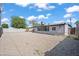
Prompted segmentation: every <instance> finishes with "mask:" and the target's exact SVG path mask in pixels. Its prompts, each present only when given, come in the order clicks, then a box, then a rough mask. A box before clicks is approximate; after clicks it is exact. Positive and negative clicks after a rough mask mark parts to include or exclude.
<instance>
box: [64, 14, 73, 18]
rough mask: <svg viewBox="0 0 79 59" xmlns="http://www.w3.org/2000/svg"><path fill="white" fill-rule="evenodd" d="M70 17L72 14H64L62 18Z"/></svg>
mask: <svg viewBox="0 0 79 59" xmlns="http://www.w3.org/2000/svg"><path fill="white" fill-rule="evenodd" d="M71 16H72V14H65V15H64V18H68V17H71Z"/></svg>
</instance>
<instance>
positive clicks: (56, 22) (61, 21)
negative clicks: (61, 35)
mask: <svg viewBox="0 0 79 59" xmlns="http://www.w3.org/2000/svg"><path fill="white" fill-rule="evenodd" d="M60 23H65V21H63V20H60V21H54V22H53V24H60Z"/></svg>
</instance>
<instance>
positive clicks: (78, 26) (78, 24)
mask: <svg viewBox="0 0 79 59" xmlns="http://www.w3.org/2000/svg"><path fill="white" fill-rule="evenodd" d="M76 35H77V36H79V20H78V21H76Z"/></svg>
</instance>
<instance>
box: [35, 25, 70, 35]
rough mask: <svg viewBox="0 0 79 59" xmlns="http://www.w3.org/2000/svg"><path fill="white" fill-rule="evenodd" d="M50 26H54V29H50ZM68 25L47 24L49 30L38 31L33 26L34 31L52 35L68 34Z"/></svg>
mask: <svg viewBox="0 0 79 59" xmlns="http://www.w3.org/2000/svg"><path fill="white" fill-rule="evenodd" d="M52 27H56V30H52ZM68 28H69V26H68V25H67V24H65V25H57V26H49V31H38V30H37V28H34V29H35V30H34V31H35V32H38V33H44V34H52V35H68V34H69V33H68V32H69V31H68Z"/></svg>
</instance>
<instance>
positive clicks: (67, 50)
mask: <svg viewBox="0 0 79 59" xmlns="http://www.w3.org/2000/svg"><path fill="white" fill-rule="evenodd" d="M45 56H79V40H75V39H73V38H70V37H66V38H65V39H64V40H63V41H61V42H60V43H59V44H58V45H56V46H55V47H54V48H52V49H51V50H50V51H46V52H45Z"/></svg>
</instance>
